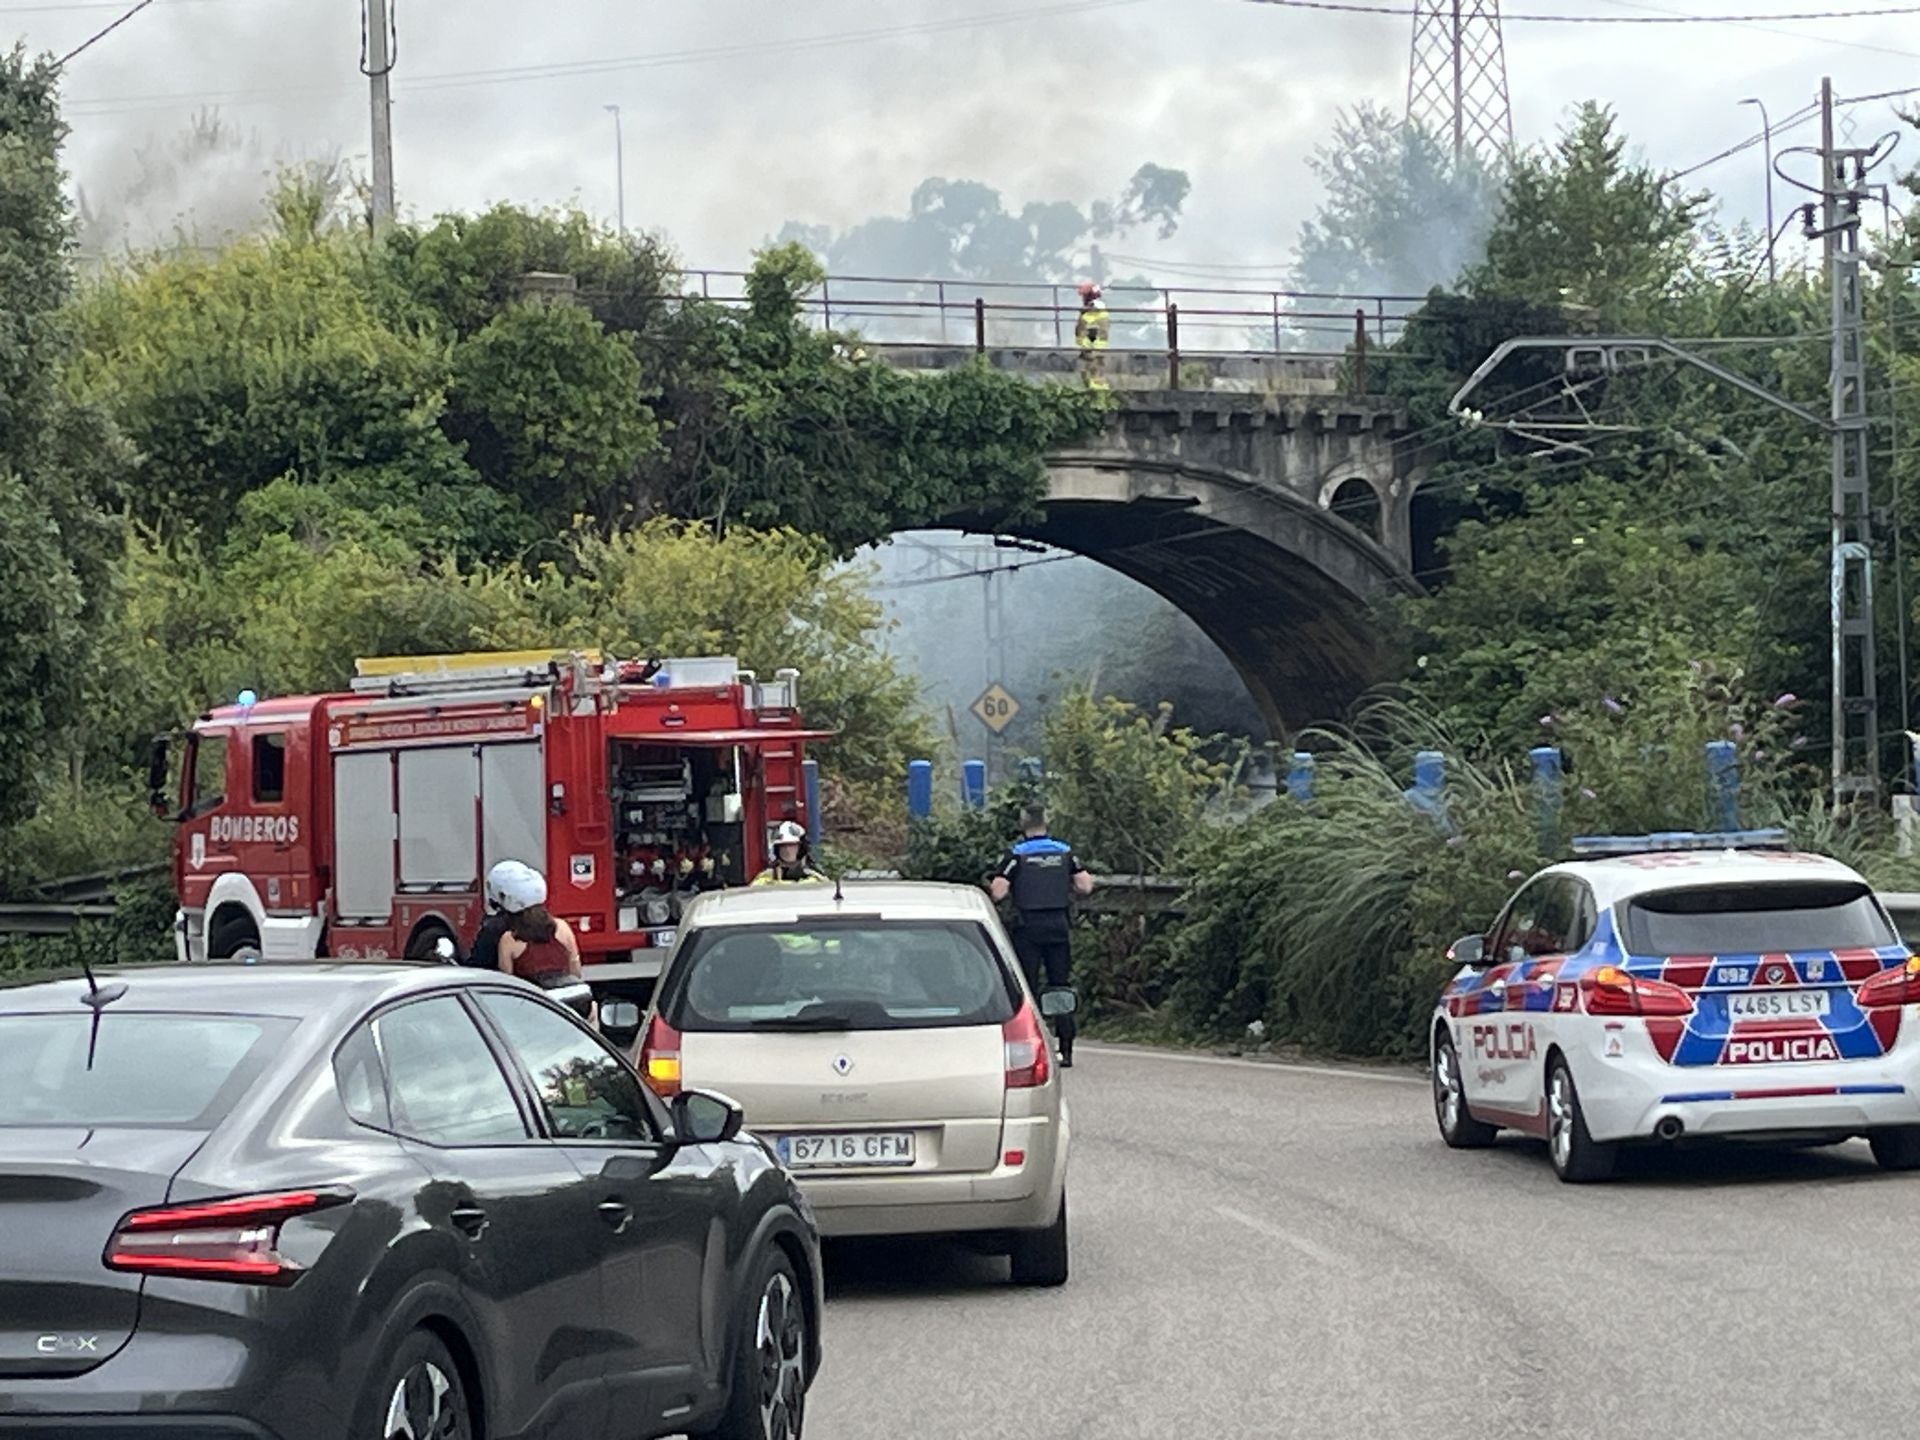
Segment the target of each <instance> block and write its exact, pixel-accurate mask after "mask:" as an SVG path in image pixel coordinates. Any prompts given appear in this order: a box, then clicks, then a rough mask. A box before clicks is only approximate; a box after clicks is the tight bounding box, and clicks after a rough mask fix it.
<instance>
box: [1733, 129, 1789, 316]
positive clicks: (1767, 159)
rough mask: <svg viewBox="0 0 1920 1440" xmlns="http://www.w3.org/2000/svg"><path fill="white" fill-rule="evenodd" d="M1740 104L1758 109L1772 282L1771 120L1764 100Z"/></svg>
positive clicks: (1769, 278)
mask: <svg viewBox="0 0 1920 1440" xmlns="http://www.w3.org/2000/svg"><path fill="white" fill-rule="evenodd" d="M1740 103H1741V104H1742V105H1753V106H1757V107H1758V108H1759V111H1760V143H1761V146H1762V147H1763V156H1762V162H1761V163H1763V164H1764V165H1765V166H1766V169H1767V283H1768V284H1769V285H1771V284H1773V283H1774V282H1776V281H1777V280H1779V278H1780V272H1779V271H1778V270H1777V269H1776V268H1775V267H1774V259H1773V242H1774V240H1775V239H1776V238H1777V236H1778V234H1779V231H1778V228H1777V227H1776V226H1775V225H1774V223H1773V120H1772V119H1771V118H1770V117H1769V116H1768V114H1767V104H1766V101H1764V100H1758V99H1754V98H1751V97H1750V98H1748V99H1745V100H1742V101H1741V102H1740Z"/></svg>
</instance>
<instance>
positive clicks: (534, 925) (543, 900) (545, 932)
mask: <svg viewBox="0 0 1920 1440" xmlns="http://www.w3.org/2000/svg"><path fill="white" fill-rule="evenodd" d="M495 868H496V869H498V868H499V867H495ZM502 880H503V883H502V885H501V887H500V900H499V903H500V908H501V910H502V911H504V912H505V913H506V916H507V930H506V933H505V934H504V935H502V936H501V937H500V947H499V961H498V966H497V968H499V969H501V970H504V971H506V972H507V973H508V974H509V975H518V976H519V977H520V978H521V979H522V980H531V981H533V983H534V984H536V985H541V986H551V985H554V984H557V983H560V982H563V981H565V980H567V979H568V978H573V979H578V978H579V976H580V942H579V941H578V940H576V939H575V938H574V934H573V927H572V926H570V925H569V924H567V922H566V921H564V920H562V919H561V918H560V917H559V916H557V915H554V914H553V913H551V912H550V911H549V910H548V909H547V879H546V877H545V876H544V875H542V874H541V873H540V872H539V871H538V870H535V869H533V868H531V867H530V866H524V865H523V866H521V867H520V868H519V869H518V870H512V871H508V872H507V874H506V875H505V876H503V877H502Z"/></svg>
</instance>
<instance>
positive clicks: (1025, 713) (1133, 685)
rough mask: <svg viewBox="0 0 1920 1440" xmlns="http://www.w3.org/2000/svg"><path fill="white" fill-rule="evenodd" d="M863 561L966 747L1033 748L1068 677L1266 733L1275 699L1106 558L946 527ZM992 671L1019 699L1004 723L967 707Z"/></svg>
mask: <svg viewBox="0 0 1920 1440" xmlns="http://www.w3.org/2000/svg"><path fill="white" fill-rule="evenodd" d="M1014 538H1017V537H1011V536H1002V537H1001V540H1002V541H1003V542H1004V541H1005V540H1009V539H1014ZM856 563H860V564H867V565H871V566H872V567H873V571H874V574H873V579H872V580H871V582H870V589H871V590H872V592H873V594H874V598H876V599H878V600H880V601H882V602H883V603H884V604H885V606H886V609H887V613H888V617H889V619H890V620H891V621H892V622H893V624H894V627H895V628H894V629H893V630H892V631H891V633H890V634H889V635H888V637H887V641H886V644H887V646H888V648H889V649H890V650H891V651H892V653H893V654H894V655H895V657H896V658H897V659H898V660H900V661H901V662H902V663H903V665H904V666H905V667H906V668H907V669H908V670H910V671H911V672H912V673H914V674H915V675H916V676H917V677H918V678H919V680H920V682H921V685H922V693H923V695H924V696H925V698H926V700H927V702H928V708H929V709H930V710H931V711H932V712H933V714H934V716H935V719H936V722H937V724H938V726H939V728H940V730H941V732H942V733H943V734H946V733H949V732H950V733H951V734H952V735H953V736H954V738H955V739H956V740H957V741H958V742H959V745H960V748H961V749H962V750H963V751H964V752H965V753H967V754H970V755H977V756H990V755H1005V756H1013V757H1016V758H1017V757H1018V756H1019V755H1023V754H1027V753H1031V749H1030V747H1031V746H1032V745H1033V744H1034V743H1035V741H1036V739H1037V735H1038V727H1039V724H1040V722H1041V721H1042V719H1043V718H1044V716H1045V714H1046V712H1047V711H1048V710H1050V709H1051V708H1052V707H1053V705H1054V704H1055V703H1056V702H1057V700H1058V699H1059V697H1060V695H1061V694H1063V693H1065V691H1066V690H1067V688H1068V687H1072V686H1082V687H1085V686H1091V687H1092V688H1093V690H1094V691H1095V693H1097V694H1099V695H1113V696H1117V697H1118V698H1120V699H1123V700H1127V701H1130V702H1132V703H1134V704H1137V705H1140V706H1142V707H1146V708H1151V707H1153V706H1155V705H1157V704H1159V703H1160V702H1162V701H1166V702H1169V703H1171V704H1172V706H1173V710H1174V719H1175V722H1176V723H1177V724H1180V725H1184V726H1190V727H1192V728H1193V729H1195V730H1197V731H1200V732H1202V733H1209V734H1210V733H1214V732H1226V733H1230V734H1237V735H1247V736H1251V737H1252V738H1254V739H1256V740H1261V739H1267V738H1270V729H1271V727H1270V725H1269V721H1268V716H1267V714H1266V712H1265V711H1264V710H1263V709H1262V707H1261V705H1260V704H1259V702H1258V700H1257V699H1256V697H1255V696H1254V695H1253V693H1252V692H1251V691H1250V689H1249V688H1248V686H1247V684H1246V682H1245V681H1244V680H1243V679H1242V677H1241V675H1240V672H1239V670H1238V668H1237V667H1236V666H1235V664H1234V662H1233V661H1232V659H1231V658H1229V657H1228V656H1227V655H1226V654H1225V653H1224V652H1223V651H1222V650H1221V648H1220V647H1219V646H1218V645H1217V644H1216V643H1215V642H1214V641H1213V640H1212V639H1211V638H1209V636H1208V635H1207V633H1206V631H1205V630H1204V629H1203V628H1202V627H1201V626H1200V625H1199V624H1198V623H1197V622H1196V621H1195V620H1194V619H1193V618H1191V617H1190V616H1188V615H1187V614H1185V613H1184V612H1183V611H1182V610H1181V609H1180V608H1179V607H1178V606H1177V605H1175V604H1174V603H1172V602H1171V601H1169V600H1168V599H1166V598H1165V597H1163V596H1161V595H1159V594H1156V593H1155V592H1154V591H1153V589H1152V588H1151V587H1149V586H1147V585H1145V584H1143V583H1142V582H1140V581H1139V580H1137V579H1134V578H1132V577H1129V576H1128V575H1126V574H1124V573H1122V572H1121V571H1119V570H1117V569H1115V568H1113V567H1111V566H1108V565H1104V564H1102V563H1101V562H1100V561H1099V560H1097V559H1094V558H1091V557H1089V556H1086V555H1082V554H1079V553H1077V552H1075V551H1073V550H1070V549H1061V548H1057V547H1055V546H1052V545H1048V544H1043V543H1040V542H1037V541H1032V540H1022V541H1021V543H1020V544H1018V545H1013V544H1007V543H996V539H995V536H993V535H991V534H981V533H970V532H967V531H963V530H959V529H940V530H917V531H905V532H902V533H900V534H897V535H894V536H892V537H890V539H889V540H888V541H886V542H883V543H882V544H880V545H877V546H873V547H870V548H869V549H868V550H866V551H864V552H863V553H862V554H861V555H860V556H859V557H857V558H856ZM995 683H998V684H1001V685H1004V686H1005V687H1006V689H1007V690H1008V692H1009V693H1011V694H1012V695H1013V696H1014V698H1015V699H1016V700H1017V701H1018V702H1019V704H1020V706H1021V712H1022V713H1021V715H1020V716H1019V717H1018V718H1017V719H1016V721H1015V723H1014V724H1013V725H1012V726H1010V727H1009V728H1008V730H1007V731H1006V732H1005V733H1004V734H1002V735H995V734H994V733H993V732H992V731H990V730H988V729H987V728H986V727H985V725H984V724H983V723H982V722H981V721H980V720H979V719H978V718H977V717H976V716H974V715H973V714H972V713H971V710H970V707H971V706H972V704H973V702H974V701H975V700H976V699H977V698H978V697H979V696H980V695H981V693H983V692H984V691H985V690H986V688H987V687H988V686H989V685H992V684H995Z"/></svg>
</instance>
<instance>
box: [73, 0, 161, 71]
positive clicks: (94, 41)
mask: <svg viewBox="0 0 1920 1440" xmlns="http://www.w3.org/2000/svg"><path fill="white" fill-rule="evenodd" d="M151 4H153V0H135V4H134V6H133V8H132V9H130V10H128V11H127V12H126V13H125V14H124V15H122V16H121V17H120V18H119V19H118V20H115V21H114V22H113V23H112V24H111V25H108V26H107V27H106V28H105V29H103V30H96V31H94V33H93V34H91V35H89V36H88V37H87V38H86V39H84V40H82V41H81V42H80V43H79V44H78V45H76V46H74V47H73V49H71V50H69V51H68V52H67V53H66V54H64V55H62V56H61V57H60V58H59V59H58V60H56V61H54V69H56V70H59V69H64V68H65V66H66V63H67V62H68V61H69V60H71V59H73V57H74V56H76V55H79V54H82V53H83V52H85V51H87V50H90V49H92V48H93V47H94V46H95V45H98V44H99V43H100V42H101V41H102V40H104V39H106V38H107V36H109V35H111V34H112V33H113V32H114V31H116V30H118V29H119V28H120V27H121V26H122V25H124V24H126V23H127V22H128V21H129V20H131V19H132V18H133V17H134V16H136V15H138V14H139V13H140V12H141V11H142V10H144V9H146V8H147V7H148V6H149V5H151Z"/></svg>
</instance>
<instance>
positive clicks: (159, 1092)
mask: <svg viewBox="0 0 1920 1440" xmlns="http://www.w3.org/2000/svg"><path fill="white" fill-rule="evenodd" d="M74 1011H75V1012H76V1013H74V1014H70V1015H69V1014H60V1015H47V1014H38V1013H36V1014H31V1015H26V1014H14V1015H0V1126H20V1125H63V1126H64V1125H73V1126H86V1127H89V1128H113V1127H122V1126H135V1127H157V1128H165V1129H182V1130H211V1129H212V1128H213V1127H214V1126H215V1125H217V1124H219V1123H220V1120H221V1118H222V1117H223V1116H225V1114H226V1113H227V1111H228V1110H229V1109H231V1108H232V1106H233V1103H234V1101H235V1100H236V1099H238V1098H239V1096H240V1095H242V1094H243V1093H245V1091H246V1088H247V1086H248V1084H250V1083H251V1082H252V1080H253V1079H254V1077H255V1076H257V1075H258V1074H259V1073H260V1070H261V1068H262V1067H263V1066H264V1065H265V1064H266V1062H267V1060H268V1059H269V1058H270V1057H271V1056H272V1055H273V1054H274V1052H275V1050H276V1048H277V1047H278V1046H279V1044H280V1042H281V1041H283V1040H284V1039H285V1038H286V1037H287V1036H288V1035H289V1034H291V1033H292V1031H293V1028H294V1025H295V1024H296V1022H295V1021H293V1020H287V1019H275V1018H266V1017H261V1016H254V1015H246V1016H239V1015H180V1014H153V1013H150V1012H134V1011H128V1012H124V1013H121V1014H115V1013H114V1012H113V1011H112V1010H111V1009H108V1010H107V1011H105V1012H104V1013H103V1014H102V1015H101V1016H100V1023H99V1029H98V1032H97V1033H96V1031H95V1028H94V1017H93V1013H92V1012H91V1011H89V1010H86V1009H83V1008H82V1007H80V1006H78V1005H76V1006H74Z"/></svg>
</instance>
